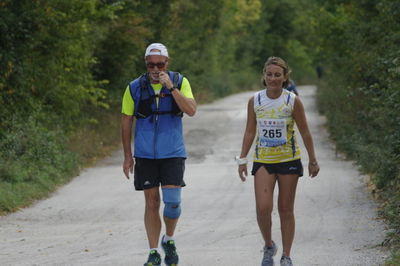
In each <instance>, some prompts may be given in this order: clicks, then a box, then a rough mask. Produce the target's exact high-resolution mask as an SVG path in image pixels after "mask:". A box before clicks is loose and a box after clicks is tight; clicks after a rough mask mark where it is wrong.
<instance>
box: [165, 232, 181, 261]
mask: <svg viewBox="0 0 400 266" xmlns="http://www.w3.org/2000/svg"><path fill="white" fill-rule="evenodd" d="M161 246H162V248H163V250H164V252H165V259H164V262H165V264H166V265H167V266H177V265H178V262H179V257H178V254H177V253H176V247H175V241H174V240H169V241H167V242H165V243H164V236H163V237H162V240H161Z"/></svg>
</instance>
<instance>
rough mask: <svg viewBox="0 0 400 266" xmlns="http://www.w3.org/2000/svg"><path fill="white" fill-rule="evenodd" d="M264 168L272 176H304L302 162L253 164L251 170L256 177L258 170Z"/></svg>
mask: <svg viewBox="0 0 400 266" xmlns="http://www.w3.org/2000/svg"><path fill="white" fill-rule="evenodd" d="M261 166H264V167H265V169H266V170H267V171H268V173H270V174H281V175H299V176H303V165H302V164H301V160H300V159H298V160H294V161H290V162H284V163H258V162H254V163H253V169H252V170H251V174H252V175H255V174H256V173H257V170H258V169H259V168H260V167H261Z"/></svg>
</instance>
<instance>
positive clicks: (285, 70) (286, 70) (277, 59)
mask: <svg viewBox="0 0 400 266" xmlns="http://www.w3.org/2000/svg"><path fill="white" fill-rule="evenodd" d="M269 65H276V66H279V67H281V68H282V69H283V74H284V75H285V77H286V78H287V79H286V81H285V82H283V85H282V86H283V88H286V87H287V86H288V85H289V75H290V73H291V72H292V70H291V69H290V68H289V65H288V64H287V63H286V61H285V60H283V59H282V58H280V57H276V56H271V57H268V59H267V61H266V62H265V64H264V69H263V77H262V80H261V82H262V84H263V85H264V86H265V87H266V86H267V84H266V83H265V78H264V77H265V73H266V72H267V66H269Z"/></svg>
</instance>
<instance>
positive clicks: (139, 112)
mask: <svg viewBox="0 0 400 266" xmlns="http://www.w3.org/2000/svg"><path fill="white" fill-rule="evenodd" d="M168 75H169V77H170V79H171V81H172V83H173V86H174V88H177V89H178V90H180V89H181V86H182V80H183V76H182V75H181V74H180V73H178V72H172V71H168ZM139 84H140V98H139V99H140V100H139V101H135V111H134V115H135V116H136V118H138V119H141V118H146V117H149V116H151V115H166V114H171V115H176V116H181V117H182V116H183V112H182V111H181V110H180V109H179V107H178V105H177V104H176V102H175V100H174V98H173V97H172V94H171V92H170V91H169V90H168V91H165V90H164V91H163V89H161V91H160V93H159V94H154V93H153V92H154V90H153V89H152V87H151V85H150V80H149V75H148V73H146V74H143V75H142V76H140V77H139ZM130 90H131V95H133V94H132V86H131V87H130ZM165 97H169V98H170V99H171V107H170V108H168V107H167V110H160V109H159V108H157V105H156V104H155V103H156V98H159V103H160V102H161V101H160V99H162V98H165ZM134 100H135V99H134ZM154 104H155V105H154ZM160 106H161V105H159V107H160ZM154 107H155V108H154Z"/></svg>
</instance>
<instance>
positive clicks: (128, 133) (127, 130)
mask: <svg viewBox="0 0 400 266" xmlns="http://www.w3.org/2000/svg"><path fill="white" fill-rule="evenodd" d="M133 118H134V116H132V115H125V114H122V118H121V139H122V146H123V148H124V163H123V166H122V168H123V170H124V173H125V176H126V178H128V179H129V173H133V166H134V161H133V157H132V147H131V140H132V125H133Z"/></svg>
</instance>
